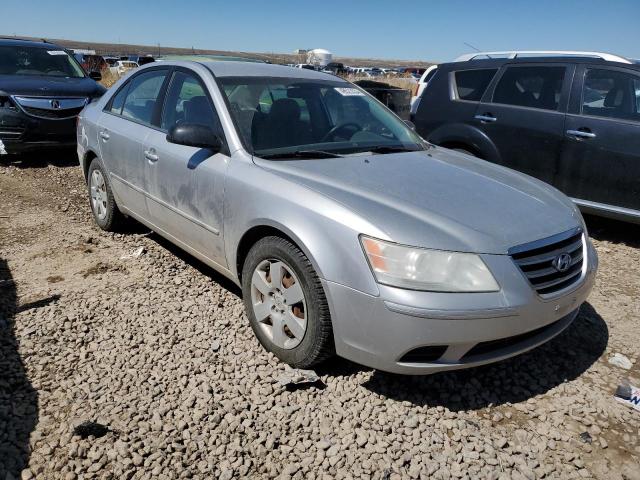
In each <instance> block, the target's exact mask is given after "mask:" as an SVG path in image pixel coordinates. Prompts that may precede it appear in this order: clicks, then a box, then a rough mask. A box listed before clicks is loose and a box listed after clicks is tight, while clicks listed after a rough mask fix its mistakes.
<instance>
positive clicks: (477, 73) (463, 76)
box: [432, 68, 498, 102]
mask: <svg viewBox="0 0 640 480" xmlns="http://www.w3.org/2000/svg"><path fill="white" fill-rule="evenodd" d="M432 71H433V72H434V73H435V72H436V70H432ZM497 71H498V70H497V69H495V68H491V69H481V70H460V71H458V72H454V79H455V90H456V95H457V96H458V99H459V100H468V101H472V102H479V101H480V99H481V98H482V95H483V94H484V91H485V90H486V89H487V87H488V86H489V83H491V79H492V78H493V76H494V75H495V74H496V72H497Z"/></svg>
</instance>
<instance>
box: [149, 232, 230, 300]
mask: <svg viewBox="0 0 640 480" xmlns="http://www.w3.org/2000/svg"><path fill="white" fill-rule="evenodd" d="M148 238H149V239H151V240H153V241H155V242H156V243H157V244H158V245H160V246H162V247H164V248H165V249H166V250H168V251H169V252H171V254H172V255H175V256H176V257H178V258H179V259H180V260H182V261H183V262H184V263H186V264H187V265H190V266H191V267H193V268H195V269H196V270H198V271H199V272H200V273H202V274H203V275H206V276H207V277H209V278H210V279H211V280H212V281H213V282H215V283H217V284H218V285H220V286H221V287H222V288H224V289H225V290H227V291H229V292H230V293H232V294H233V295H235V296H236V297H240V298H242V290H241V289H240V287H238V286H237V285H236V284H235V283H233V282H232V281H231V280H229V279H228V278H227V277H225V276H224V275H222V274H221V273H218V272H217V271H216V270H214V269H213V268H211V267H210V266H208V265H207V264H205V263H204V262H201V261H200V260H198V259H197V258H196V257H194V256H193V255H191V254H190V253H188V252H185V251H184V250H182V249H181V248H180V247H178V246H177V245H175V244H174V243H172V242H171V241H169V240H167V239H166V238H164V237H163V236H162V235H158V234H157V233H155V232H151V233H150V234H149V237H148Z"/></svg>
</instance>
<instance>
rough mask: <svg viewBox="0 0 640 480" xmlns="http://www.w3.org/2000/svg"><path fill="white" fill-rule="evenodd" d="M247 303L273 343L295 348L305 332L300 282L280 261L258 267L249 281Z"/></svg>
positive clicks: (261, 264) (305, 311)
mask: <svg viewBox="0 0 640 480" xmlns="http://www.w3.org/2000/svg"><path fill="white" fill-rule="evenodd" d="M251 303H252V305H253V313H254V314H255V317H256V320H257V321H258V324H259V326H260V328H261V329H262V330H263V331H264V333H265V334H266V335H267V337H268V338H269V339H270V340H271V342H273V344H274V345H275V346H277V347H279V348H282V349H285V350H289V349H292V348H295V347H297V346H298V345H299V344H300V342H302V339H303V338H304V335H305V333H306V330H307V305H306V300H305V296H304V291H303V289H302V284H301V283H300V280H299V279H298V277H297V276H296V274H295V273H294V271H293V269H292V268H291V267H290V266H289V265H287V264H286V263H284V262H283V261H281V260H276V259H269V260H264V261H262V262H260V263H259V264H258V266H257V267H256V269H255V270H254V272H253V276H252V279H251Z"/></svg>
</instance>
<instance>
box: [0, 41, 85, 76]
mask: <svg viewBox="0 0 640 480" xmlns="http://www.w3.org/2000/svg"><path fill="white" fill-rule="evenodd" d="M0 75H44V76H50V77H73V78H82V77H84V76H85V74H84V71H83V70H82V67H80V65H78V62H76V61H75V60H74V59H73V58H71V56H70V55H69V54H68V53H67V52H65V51H64V50H53V49H47V48H42V47H14V46H1V47H0Z"/></svg>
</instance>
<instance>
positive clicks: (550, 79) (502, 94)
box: [493, 67, 565, 110]
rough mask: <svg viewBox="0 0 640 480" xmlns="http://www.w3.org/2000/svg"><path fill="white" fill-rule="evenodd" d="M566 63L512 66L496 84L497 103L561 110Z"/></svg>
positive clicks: (494, 98) (495, 101)
mask: <svg viewBox="0 0 640 480" xmlns="http://www.w3.org/2000/svg"><path fill="white" fill-rule="evenodd" d="M564 72H565V67H509V68H507V70H506V71H505V72H504V75H502V78H501V79H500V81H499V82H498V85H496V90H495V92H494V94H493V101H494V103H506V104H508V105H517V106H520V107H532V108H542V109H545V110H557V109H558V104H559V103H560V95H561V93H562V82H563V80H564Z"/></svg>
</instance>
